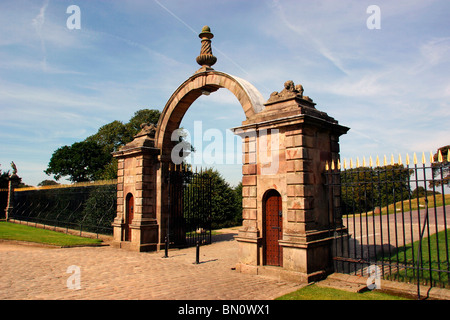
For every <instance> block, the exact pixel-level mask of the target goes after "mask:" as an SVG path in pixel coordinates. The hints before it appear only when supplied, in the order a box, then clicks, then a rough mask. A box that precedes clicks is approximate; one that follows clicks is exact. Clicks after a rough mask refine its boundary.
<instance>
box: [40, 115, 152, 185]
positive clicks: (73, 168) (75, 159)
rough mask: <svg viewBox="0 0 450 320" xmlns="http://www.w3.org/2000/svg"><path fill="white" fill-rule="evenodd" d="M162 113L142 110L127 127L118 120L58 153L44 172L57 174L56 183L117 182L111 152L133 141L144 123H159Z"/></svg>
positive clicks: (60, 149)
mask: <svg viewBox="0 0 450 320" xmlns="http://www.w3.org/2000/svg"><path fill="white" fill-rule="evenodd" d="M160 114H161V113H160V111H158V110H151V109H142V110H139V111H136V112H135V113H134V115H133V117H132V118H131V119H130V121H129V122H128V123H126V124H124V123H122V122H120V121H117V120H116V121H112V122H110V123H108V124H105V125H103V126H101V127H100V128H99V129H98V131H97V133H95V134H93V135H91V136H89V137H87V138H86V139H85V140H84V141H82V142H76V143H74V144H72V145H71V146H64V147H61V148H59V149H58V150H56V151H55V152H54V153H53V155H52V158H51V159H50V163H49V165H48V168H47V170H45V171H44V172H45V173H46V174H48V175H51V174H54V176H55V179H56V180H59V179H60V178H61V177H62V176H69V179H70V180H71V181H73V182H81V181H92V180H99V179H101V180H103V179H115V178H117V160H116V159H115V158H113V156H112V154H111V153H112V152H114V151H117V150H118V149H119V148H120V147H121V146H123V145H125V144H127V143H128V142H131V141H132V140H133V139H134V136H135V135H136V134H137V133H138V132H139V131H140V130H141V124H142V123H152V124H157V122H158V119H159V116H160Z"/></svg>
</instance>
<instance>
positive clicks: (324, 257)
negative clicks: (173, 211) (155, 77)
mask: <svg viewBox="0 0 450 320" xmlns="http://www.w3.org/2000/svg"><path fill="white" fill-rule="evenodd" d="M199 37H200V38H201V42H202V48H201V52H200V55H199V56H198V57H197V62H198V63H199V64H200V66H201V68H200V69H199V70H197V71H196V72H195V73H194V74H193V75H192V76H191V77H189V78H188V79H187V80H186V81H185V82H183V83H182V84H181V85H180V86H179V87H178V88H177V89H176V90H175V92H174V93H173V94H172V96H171V97H170V98H169V100H168V101H167V103H166V105H165V107H164V110H163V111H162V114H161V116H160V119H159V122H158V124H157V125H156V126H153V125H144V126H143V127H142V130H141V132H140V133H138V134H137V135H136V136H135V139H134V140H133V141H132V142H130V143H128V144H127V145H125V146H124V147H122V148H121V149H120V150H119V151H117V152H116V153H114V157H116V158H117V160H118V187H117V216H116V218H115V220H114V222H113V227H114V245H115V246H117V247H120V248H126V249H130V250H135V251H153V250H162V249H164V248H165V238H166V236H167V230H168V221H169V220H170V219H169V218H170V210H168V208H169V206H170V200H169V198H168V197H167V194H168V190H169V189H168V188H169V187H168V179H167V172H168V170H167V169H168V168H169V166H171V165H173V159H172V157H171V153H172V150H173V148H174V146H175V144H176V141H172V133H173V132H174V131H175V130H176V129H178V128H179V125H180V123H181V121H182V119H183V116H184V115H185V113H186V112H187V110H188V109H189V107H190V106H191V105H192V104H193V103H194V101H195V100H196V99H197V98H199V97H200V96H201V95H209V94H210V93H212V92H215V91H217V90H218V89H220V88H225V89H227V90H229V91H230V92H231V93H233V94H234V96H235V97H236V99H237V100H238V101H239V103H240V104H241V106H242V109H243V110H244V113H245V119H243V122H242V123H241V125H240V126H239V127H236V128H233V129H232V130H233V131H234V133H235V134H237V135H239V136H241V137H242V147H243V150H242V152H243V165H242V175H243V177H242V184H243V191H242V195H243V202H242V208H243V210H242V215H243V225H242V227H241V228H240V230H239V233H238V236H237V237H236V238H235V239H236V241H237V242H238V244H239V252H238V255H239V263H238V265H237V266H236V269H237V270H238V271H240V272H247V273H253V274H267V275H270V274H274V275H276V276H281V277H288V278H292V279H295V280H298V281H313V280H315V279H318V278H320V277H323V276H325V275H326V274H327V273H329V272H331V271H332V266H333V264H332V256H333V252H332V242H333V241H335V238H334V237H333V230H334V226H335V225H336V224H337V225H339V223H340V217H333V216H332V215H331V213H330V212H332V210H331V208H330V206H334V207H336V206H339V199H338V198H336V199H330V195H329V194H328V192H327V189H326V188H325V186H324V183H325V178H324V175H323V173H324V171H325V165H326V162H327V161H337V160H338V159H339V137H340V136H341V135H342V134H345V133H346V132H347V131H348V130H349V129H348V128H346V127H344V126H341V125H339V124H338V122H337V121H336V120H335V119H333V118H331V117H330V116H328V115H327V114H326V113H324V112H321V111H319V110H317V109H316V107H315V103H314V102H313V101H312V99H311V98H309V97H307V96H304V95H303V91H304V90H303V87H302V86H301V85H295V84H294V82H293V81H287V82H286V83H285V84H284V88H282V90H281V91H280V92H276V91H275V92H273V93H272V94H271V95H270V97H269V99H267V100H265V99H264V98H263V97H262V95H261V94H260V93H259V91H258V90H257V89H256V88H255V87H254V86H253V85H252V84H250V83H249V82H247V81H245V80H243V79H240V78H238V77H235V76H232V75H229V74H227V73H224V72H220V71H216V70H214V69H213V68H212V65H214V63H215V62H216V61H217V59H216V57H214V55H213V54H212V50H211V39H212V38H213V34H212V33H211V32H210V29H209V27H207V26H205V27H204V28H203V29H202V32H201V33H200V35H199Z"/></svg>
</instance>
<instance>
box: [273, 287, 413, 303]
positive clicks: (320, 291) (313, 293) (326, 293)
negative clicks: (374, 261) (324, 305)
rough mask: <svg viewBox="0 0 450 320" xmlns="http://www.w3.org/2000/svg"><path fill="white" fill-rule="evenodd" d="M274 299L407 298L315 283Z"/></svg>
mask: <svg viewBox="0 0 450 320" xmlns="http://www.w3.org/2000/svg"><path fill="white" fill-rule="evenodd" d="M275 300H409V299H407V298H403V297H398V296H393V295H389V294H386V293H383V292H379V291H366V292H363V293H354V292H347V291H343V290H338V289H334V288H324V287H319V286H317V285H315V284H312V285H309V286H306V287H303V288H301V289H299V290H297V291H294V292H291V293H288V294H286V295H284V296H281V297H279V298H277V299H275Z"/></svg>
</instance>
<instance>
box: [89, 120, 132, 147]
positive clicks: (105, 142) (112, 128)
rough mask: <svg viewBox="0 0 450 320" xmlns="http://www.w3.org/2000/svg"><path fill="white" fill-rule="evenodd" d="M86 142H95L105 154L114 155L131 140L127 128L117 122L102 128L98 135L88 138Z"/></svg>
mask: <svg viewBox="0 0 450 320" xmlns="http://www.w3.org/2000/svg"><path fill="white" fill-rule="evenodd" d="M84 141H87V142H95V143H96V144H97V145H98V146H100V147H101V148H103V150H104V151H105V152H107V153H112V152H114V151H117V149H119V147H121V146H123V145H124V144H126V143H128V142H130V141H131V140H130V133H129V131H128V129H127V126H126V125H124V124H123V123H122V122H120V121H117V120H116V121H113V122H111V123H108V124H105V125H104V126H101V127H100V129H98V131H97V133H96V134H94V135H92V136H89V137H87V138H86V140H84Z"/></svg>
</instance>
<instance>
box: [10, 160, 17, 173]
mask: <svg viewBox="0 0 450 320" xmlns="http://www.w3.org/2000/svg"><path fill="white" fill-rule="evenodd" d="M11 168H12V169H13V172H12V174H17V167H16V164H15V163H14V161H12V162H11Z"/></svg>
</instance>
